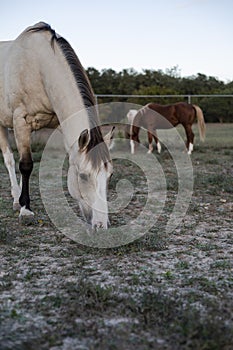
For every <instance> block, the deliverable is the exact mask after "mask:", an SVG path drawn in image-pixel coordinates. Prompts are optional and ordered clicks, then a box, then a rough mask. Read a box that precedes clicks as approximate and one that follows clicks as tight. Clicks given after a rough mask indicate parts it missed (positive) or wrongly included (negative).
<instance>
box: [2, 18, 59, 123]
mask: <svg viewBox="0 0 233 350" xmlns="http://www.w3.org/2000/svg"><path fill="white" fill-rule="evenodd" d="M34 27H35V28H36V27H37V25H35V26H32V27H28V28H27V29H25V30H24V31H23V32H22V33H21V34H20V35H19V36H18V37H17V38H16V39H15V40H13V41H7V42H1V43H0V123H1V124H2V125H3V126H5V127H13V115H14V111H16V110H18V109H19V108H21V109H24V112H23V113H24V114H25V115H32V116H33V115H36V114H37V113H38V111H41V112H42V113H43V110H44V111H45V112H46V113H51V112H50V111H51V105H50V103H49V100H48V97H47V93H46V91H45V88H44V84H43V78H42V76H41V67H42V65H43V64H44V65H45V63H46V60H48V61H49V58H50V62H52V53H51V51H52V50H51V42H50V40H49V33H47V32H46V31H44V32H38V33H33V35H32V33H31V32H30V31H29V30H31V29H33V28H34ZM50 38H51V34H50ZM49 52H50V56H51V57H50V56H49Z"/></svg>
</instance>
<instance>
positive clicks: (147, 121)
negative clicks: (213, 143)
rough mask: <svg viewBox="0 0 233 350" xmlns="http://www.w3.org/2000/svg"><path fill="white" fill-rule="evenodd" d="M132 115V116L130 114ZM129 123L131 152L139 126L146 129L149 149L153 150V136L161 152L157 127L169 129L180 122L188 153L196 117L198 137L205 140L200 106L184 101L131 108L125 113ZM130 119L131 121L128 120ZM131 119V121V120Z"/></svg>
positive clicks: (191, 146)
mask: <svg viewBox="0 0 233 350" xmlns="http://www.w3.org/2000/svg"><path fill="white" fill-rule="evenodd" d="M133 114H134V117H133V118H132V115H133ZM127 117H128V119H129V122H130V124H131V128H130V145H131V153H134V150H135V141H136V142H138V143H139V142H140V141H139V131H140V128H143V129H146V130H147V132H148V141H149V151H148V153H151V152H152V151H153V145H152V141H153V138H154V140H155V142H156V145H157V150H158V153H160V152H161V145H160V142H159V141H158V137H157V134H156V130H157V129H169V128H172V127H176V126H177V125H178V124H182V125H183V127H184V129H185V133H186V137H187V142H186V146H187V149H188V154H191V153H192V151H193V140H194V133H193V131H192V124H193V123H194V121H195V120H196V119H197V121H198V129H199V134H200V139H201V140H202V141H204V140H205V120H204V116H203V113H202V110H201V108H200V107H198V106H196V105H192V104H189V103H185V102H177V103H174V104H171V105H160V104H157V103H148V104H147V105H146V106H144V107H142V108H141V109H139V111H135V110H131V114H130V115H127ZM130 119H131V121H130ZM132 119H133V121H132Z"/></svg>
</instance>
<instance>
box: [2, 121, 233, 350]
mask: <svg viewBox="0 0 233 350" xmlns="http://www.w3.org/2000/svg"><path fill="white" fill-rule="evenodd" d="M195 128H196V126H195ZM181 132H182V129H181ZM194 132H195V133H196V131H195V129H194ZM232 135H233V124H227V125H226V124H216V125H215V124H207V139H206V142H205V143H200V144H199V141H198V136H196V143H195V148H194V152H193V154H192V156H191V159H192V164H193V169H194V193H193V199H192V201H191V203H190V206H189V209H188V212H187V214H186V216H185V217H184V220H183V222H182V223H181V224H180V225H179V227H177V229H176V230H175V231H174V232H172V233H171V234H166V233H165V228H166V223H167V220H168V217H169V213H170V212H171V211H172V209H173V207H174V199H175V196H176V192H177V179H176V170H175V169H174V162H172V159H171V157H170V155H169V154H168V152H167V151H166V150H163V152H162V153H161V155H157V153H156V151H155V152H154V154H155V155H156V157H158V158H157V159H158V160H159V162H160V164H162V166H163V169H164V172H165V174H166V180H167V183H168V185H167V186H168V187H167V188H168V198H167V201H166V206H165V209H164V210H163V212H162V213H161V215H160V217H159V220H158V221H157V223H156V225H155V226H154V227H152V228H151V230H150V231H149V232H148V233H147V234H146V235H145V236H143V237H142V238H140V239H138V240H136V241H134V242H132V243H130V244H128V245H125V246H120V247H116V248H112V249H96V248H92V247H85V246H82V245H81V244H77V243H76V242H74V241H71V240H70V239H68V238H67V237H65V236H64V235H63V234H61V233H60V232H58V231H57V230H56V228H55V227H54V226H53V225H52V223H51V222H50V220H49V218H48V216H47V214H46V212H45V210H44V207H43V203H42V202H41V200H40V194H39V189H38V169H39V160H40V157H41V153H42V149H41V148H40V147H38V146H36V148H35V149H34V155H33V156H34V159H35V164H34V170H33V174H32V179H31V180H32V181H31V188H32V207H33V208H34V209H35V211H36V212H37V218H38V219H37V222H36V223H35V224H34V226H28V227H22V226H19V225H18V222H17V215H18V214H17V213H13V212H12V202H11V198H10V189H9V179H8V175H7V173H6V171H5V168H4V165H3V161H2V157H1V158H0V176H1V179H0V180H1V181H0V221H1V224H0V253H1V254H0V264H1V271H0V277H1V279H0V292H1V293H0V323H1V327H0V348H1V349H3V350H9V349H22V350H24V349H25V350H26V349H38V350H47V349H51V350H63V349H71V350H73V349H90V350H92V349H93V350H94V349H95V350H96V349H97V350H98V349H101V350H109V349H122V350H126V349H127V350H131V349H132V350H135V349H139V350H147V349H159V350H164V349H167V350H188V349H190V350H191V349H193V350H196V349H203V350H204V349H205V350H219V349H221V350H230V349H232V348H233V342H232V339H233V323H232V309H233V303H232V288H233V278H232V267H233V266H232V256H231V255H232V243H233V241H232V208H233V207H232V203H233V200H232V174H233V164H232V159H233V138H232ZM122 147H123V144H122ZM123 149H124V148H123ZM126 152H128V150H127V151H126ZM115 168H116V170H115V174H114V177H113V179H112V182H111V183H110V197H112V198H115V197H116V195H117V193H116V185H117V182H118V181H119V180H120V179H122V178H125V177H127V179H130V181H132V184H133V185H134V186H135V188H136V194H135V196H134V197H133V199H132V202H131V203H129V205H128V206H127V207H126V208H125V210H124V211H122V213H119V214H117V215H114V214H113V215H112V217H111V220H112V223H113V224H114V223H115V224H116V225H121V224H122V222H124V221H127V219H128V218H132V217H133V216H134V215H135V212H137V211H138V212H140V208H141V206H143V205H144V203H145V198H146V197H145V196H146V181H145V179H144V178H143V173H142V172H141V171H140V169H138V167H136V166H134V165H133V164H130V163H129V162H128V161H127V160H126V161H125V162H122V161H119V160H116V161H115ZM138 195H139V197H137V196H138Z"/></svg>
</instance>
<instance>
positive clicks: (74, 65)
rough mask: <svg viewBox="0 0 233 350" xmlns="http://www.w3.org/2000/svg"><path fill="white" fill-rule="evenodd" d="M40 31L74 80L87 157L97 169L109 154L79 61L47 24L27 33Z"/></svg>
mask: <svg viewBox="0 0 233 350" xmlns="http://www.w3.org/2000/svg"><path fill="white" fill-rule="evenodd" d="M40 31H48V32H50V33H51V46H52V48H54V42H56V43H57V44H58V46H59V48H60V49H61V51H62V53H63V55H64V57H65V59H66V61H67V63H68V65H69V67H70V70H71V72H72V74H73V76H74V78H75V81H76V84H77V86H78V89H79V91H80V93H81V96H82V99H83V102H84V106H85V107H86V108H87V111H88V116H89V125H90V136H91V137H90V142H89V144H88V147H87V155H88V156H89V158H90V160H91V161H92V164H93V166H94V167H97V166H98V165H99V164H100V163H101V161H103V162H104V163H107V162H108V161H109V153H108V150H107V147H106V145H105V143H104V140H103V136H102V133H101V130H100V127H99V120H98V115H97V110H96V106H95V97H94V93H93V90H92V87H91V84H90V81H89V79H88V77H87V74H86V72H85V70H84V68H83V66H82V64H81V62H80V60H79V59H78V57H77V55H76V53H75V52H74V50H73V48H72V47H71V45H70V44H69V43H68V41H67V40H66V39H64V38H63V37H61V36H58V35H57V34H56V32H55V30H54V29H52V28H51V27H50V25H49V24H47V23H44V22H40V23H38V25H35V26H34V27H32V28H29V29H28V32H40ZM97 145H98V147H96V149H98V152H97V151H96V152H95V151H94V152H93V149H94V147H95V146H97Z"/></svg>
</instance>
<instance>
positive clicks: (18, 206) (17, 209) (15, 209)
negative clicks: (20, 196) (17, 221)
mask: <svg viewBox="0 0 233 350" xmlns="http://www.w3.org/2000/svg"><path fill="white" fill-rule="evenodd" d="M20 209H21V205H20V204H19V202H15V203H13V210H14V211H20Z"/></svg>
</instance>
